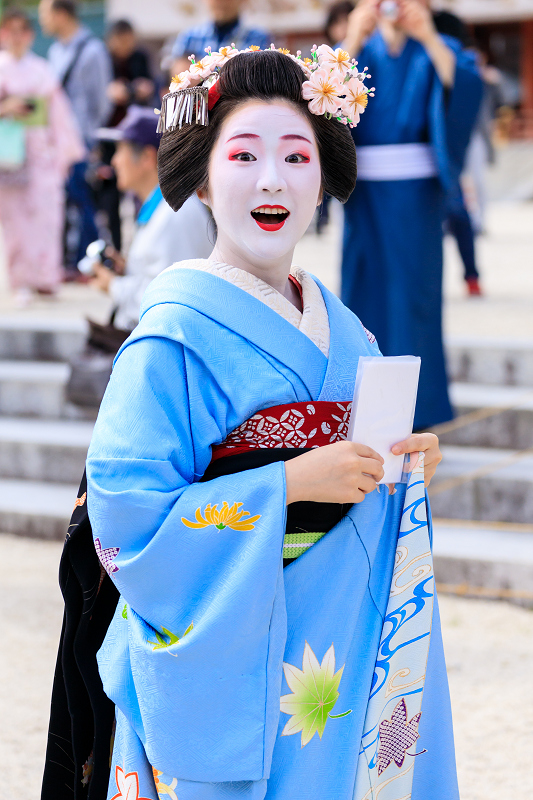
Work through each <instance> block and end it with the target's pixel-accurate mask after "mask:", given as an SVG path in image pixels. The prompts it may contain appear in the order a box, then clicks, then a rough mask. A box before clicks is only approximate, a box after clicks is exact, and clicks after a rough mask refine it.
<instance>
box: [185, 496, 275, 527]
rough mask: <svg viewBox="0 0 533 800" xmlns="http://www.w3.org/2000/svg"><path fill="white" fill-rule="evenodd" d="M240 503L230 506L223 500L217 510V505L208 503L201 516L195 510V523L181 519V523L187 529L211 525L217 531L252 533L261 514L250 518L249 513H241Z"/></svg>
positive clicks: (200, 511)
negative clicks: (228, 529)
mask: <svg viewBox="0 0 533 800" xmlns="http://www.w3.org/2000/svg"><path fill="white" fill-rule="evenodd" d="M242 506H243V504H242V503H233V505H232V506H230V505H229V504H228V503H227V502H226V501H225V500H224V502H223V503H222V508H221V509H220V511H219V510H218V503H215V505H214V506H213V505H211V503H208V504H207V505H206V507H205V511H204V513H203V514H202V509H201V508H197V509H196V513H195V515H194V518H195V520H196V522H191V520H188V519H185V517H182V518H181V521H182V522H183V524H184V525H186V526H187V527H188V528H209V527H210V526H211V525H213V526H214V527H215V528H217V529H218V530H219V531H222V530H224V528H231V529H232V530H234V531H253V529H254V528H255V525H254V523H255V522H257V520H258V519H261V514H256V516H255V517H252V516H250V512H249V511H241V509H242Z"/></svg>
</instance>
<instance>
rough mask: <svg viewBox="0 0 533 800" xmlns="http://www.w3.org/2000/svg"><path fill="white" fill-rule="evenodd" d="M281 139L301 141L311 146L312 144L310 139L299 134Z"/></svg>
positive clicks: (291, 134)
mask: <svg viewBox="0 0 533 800" xmlns="http://www.w3.org/2000/svg"><path fill="white" fill-rule="evenodd" d="M280 138H281V139H301V140H303V141H304V142H309V144H312V142H311V141H310V139H308V138H307V137H306V136H300V135H299V134H298V133H288V134H287V135H286V136H281V137H280Z"/></svg>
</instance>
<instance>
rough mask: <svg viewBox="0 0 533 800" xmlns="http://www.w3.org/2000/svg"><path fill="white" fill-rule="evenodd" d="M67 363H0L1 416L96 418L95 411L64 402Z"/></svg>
mask: <svg viewBox="0 0 533 800" xmlns="http://www.w3.org/2000/svg"><path fill="white" fill-rule="evenodd" d="M69 374H70V367H69V366H68V364H63V363H59V362H55V363H54V362H44V361H0V415H1V414H7V415H9V416H33V417H45V418H56V419H57V418H65V419H95V418H96V414H97V411H96V409H91V408H83V407H82V406H77V405H74V404H72V403H68V402H67V401H66V399H65V387H66V384H67V382H68V378H69Z"/></svg>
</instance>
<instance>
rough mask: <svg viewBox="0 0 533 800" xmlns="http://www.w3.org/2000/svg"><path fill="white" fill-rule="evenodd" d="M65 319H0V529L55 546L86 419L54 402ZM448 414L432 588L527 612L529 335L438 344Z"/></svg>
mask: <svg viewBox="0 0 533 800" xmlns="http://www.w3.org/2000/svg"><path fill="white" fill-rule="evenodd" d="M85 333H86V331H85V324H84V323H83V322H82V321H77V320H74V321H72V320H32V321H29V320H28V319H26V320H24V321H20V320H19V319H11V318H7V319H4V320H2V321H0V531H2V532H8V533H15V534H21V535H26V536H35V537H41V538H49V539H62V538H63V537H64V535H65V532H66V528H67V525H68V519H69V516H70V513H71V510H72V507H73V505H74V500H75V497H76V492H77V487H78V483H79V480H80V478H81V475H82V473H83V468H84V461H85V455H86V452H87V447H88V444H89V441H90V437H91V431H92V426H93V421H94V417H95V414H94V413H93V412H90V411H89V412H88V411H87V410H83V409H80V408H79V407H76V406H73V405H71V404H69V403H67V402H66V400H65V386H66V382H67V380H68V374H69V368H68V365H67V363H66V361H67V359H69V358H72V357H73V356H75V354H76V353H77V352H79V351H80V350H81V348H82V347H83V343H84V340H85ZM448 355H449V364H450V370H451V374H452V377H453V384H452V399H453V402H454V405H455V407H456V409H457V414H458V419H457V420H456V421H454V422H453V423H451V424H450V425H448V426H441V430H440V431H439V435H440V437H441V443H442V450H443V454H444V459H443V462H442V464H441V466H440V468H439V470H438V473H437V476H436V478H435V480H434V482H433V483H432V486H431V495H432V497H431V502H432V509H433V515H434V517H435V519H436V522H435V562H436V570H437V577H438V579H439V582H440V583H442V584H445V585H446V586H447V587H455V589H454V590H461V587H463V589H462V590H464V591H465V592H471V591H472V592H474V593H476V592H481V593H483V592H485V593H487V592H488V593H489V594H490V593H492V594H495V595H501V596H512V598H513V599H516V598H518V599H519V600H521V601H522V602H524V603H527V604H531V605H533V340H532V341H531V343H517V342H513V341H508V342H502V341H501V340H497V341H488V340H479V339H476V340H474V339H472V340H467V339H455V340H452V341H450V342H449V343H448Z"/></svg>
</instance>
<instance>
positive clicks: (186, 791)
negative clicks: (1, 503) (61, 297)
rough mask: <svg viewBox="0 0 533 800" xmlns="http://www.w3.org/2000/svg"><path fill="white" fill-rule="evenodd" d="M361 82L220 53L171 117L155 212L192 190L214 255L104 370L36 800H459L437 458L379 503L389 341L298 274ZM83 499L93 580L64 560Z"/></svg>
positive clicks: (334, 190) (174, 98)
mask: <svg viewBox="0 0 533 800" xmlns="http://www.w3.org/2000/svg"><path fill="white" fill-rule="evenodd" d="M362 78H363V76H362V75H361V74H358V73H357V70H356V69H355V67H354V65H353V64H351V63H349V62H348V63H345V62H343V61H342V59H339V57H338V54H337V53H334V52H333V51H332V50H331V49H330V48H328V47H325V46H323V47H321V48H319V49H318V51H315V52H314V55H313V60H312V61H311V63H310V64H306V63H304V62H302V61H301V60H300V58H299V57H296V58H295V57H292V56H289V55H287V54H284V53H280V52H277V51H273V50H270V51H261V52H258V51H254V50H251V51H246V52H243V53H235V52H233V51H231V49H229V50H225V51H223V52H220V53H213V54H209V55H208V57H207V58H206V59H204V60H202V61H201V62H195V61H194V59H193V61H192V64H191V68H190V70H189V71H188V72H187V73H182V74H181V75H180V76H177V78H175V79H174V81H173V84H172V85H171V93H170V94H169V95H167V96H166V97H165V98H164V101H163V108H162V112H161V129H162V131H163V139H162V142H161V146H160V151H159V168H160V184H161V189H162V192H163V195H164V196H165V198H166V200H167V202H168V203H169V204H170V205H171V206H172V207H173V208H174V209H175V210H177V209H178V208H180V206H181V205H182V204H183V203H184V202H185V200H186V199H187V197H189V196H190V195H192V194H193V193H194V192H196V193H197V194H198V196H199V197H200V199H201V200H202V201H203V202H204V203H206V204H208V205H209V207H210V208H211V210H212V212H213V215H214V218H215V221H216V224H217V241H216V245H215V248H214V250H213V253H212V255H211V257H210V258H209V259H208V260H193V261H185V262H181V263H179V264H175V265H173V266H172V267H170V268H169V269H167V270H166V271H165V272H164V273H162V274H161V275H160V276H159V277H158V278H156V279H155V280H154V281H153V283H152V284H151V286H150V287H149V289H148V290H147V293H146V295H145V298H144V302H143V308H142V313H141V320H140V323H139V326H138V327H137V328H136V330H135V331H134V332H133V334H132V335H131V337H130V338H129V339H128V340H127V342H126V343H125V344H124V346H123V347H122V349H121V351H120V352H119V354H118V356H117V360H116V362H115V368H114V371H113V375H112V377H111V382H110V385H109V387H108V390H107V392H106V396H105V398H104V401H103V404H102V407H101V410H100V414H99V417H98V421H97V423H96V428H95V432H94V436H93V440H92V443H91V447H90V450H89V455H88V459H87V483H86V485H83V486H82V489H81V491H80V497H79V498H78V500H77V506H78V508H77V510H76V514H75V516H74V517H73V521H72V525H71V528H70V536H69V538H68V540H67V545H66V550H65V553H66V554H65V556H64V559H63V565H62V574H63V588H64V593H65V595H66V596H67V597H71V598H74V596H75V594H76V592H78V589H76V588H75V587H78V586H79V587H80V588H79V592H78V594H77V595H76V597H77V599H73V600H72V603H71V610H70V611H69V604H68V603H67V613H66V617H65V627H64V632H63V644H62V650H61V651H60V658H59V661H58V671H57V674H56V684H55V687H54V701H53V706H52V724H51V728H50V738H49V749H48V762H49V763H48V767H47V775H46V776H45V791H44V792H43V797H50V798H51V797H52V796H54V800H58V799H61V798H63V797H65V798H66V797H86V796H88V797H89V798H102V800H103V798H104V797H107V798H108V800H118V798H127V800H134V798H135V799H137V798H138V799H139V800H142V799H144V800H146V798H149V800H157V799H158V798H165V797H170V798H174V800H175V799H176V798H179V800H219V798H232V797H235V798H237V797H238V798H239V799H241V798H250V800H263V798H268V799H269V800H289V799H292V798H302V800H304V799H305V800H307V798H321V800H352V798H356V800H369V798H374V797H377V794H378V793H379V795H380V800H393V799H395V800H399V799H400V798H405V797H410V796H412V797H413V798H414V800H455V798H458V793H457V783H456V777H455V764H454V754H453V737H452V730H451V719H450V708H449V698H448V691H447V682H446V672H445V667H444V659H443V653H442V642H441V638H440V627H439V620H438V612H437V606H436V602H434V588H433V578H432V567H431V553H430V542H429V539H430V531H429V530H428V521H427V515H426V509H427V506H426V498H425V493H424V482H425V483H426V484H427V483H428V482H429V480H430V479H431V477H432V475H433V473H434V471H435V468H436V465H437V463H438V461H439V460H440V454H439V449H438V441H437V439H436V437H434V436H433V435H430V434H420V435H415V436H411V437H410V438H409V439H407V440H406V441H404V442H401V443H399V444H398V445H396V446H395V447H394V452H396V453H398V454H402V453H413V454H414V453H421V455H420V456H418V457H417V458H416V462H417V463H416V466H414V468H413V469H412V474H411V478H410V480H409V484H408V485H406V484H398V486H397V487H396V490H394V488H393V487H390V492H389V491H384V490H383V487H382V490H381V491H378V482H379V481H380V480H381V478H382V476H383V468H382V464H383V459H382V457H381V456H380V455H379V454H378V453H376V452H374V451H373V450H371V449H370V448H369V447H366V446H363V445H360V444H357V443H353V442H349V441H347V440H346V435H347V421H348V416H349V409H350V400H351V398H352V395H353V389H354V383H355V375H356V371H357V364H358V359H359V357H360V356H377V355H379V350H378V347H377V344H376V342H375V339H374V337H373V336H372V335H371V334H370V333H369V332H368V331H366V330H365V329H364V328H363V326H362V325H361V323H360V322H359V320H358V319H357V317H355V316H354V315H353V314H352V313H351V312H350V311H349V310H348V309H347V308H345V307H344V306H343V305H342V304H341V302H340V301H339V300H338V299H337V298H336V297H335V296H333V295H332V294H331V293H330V292H328V291H327V290H326V289H325V288H324V287H323V286H322V285H321V284H320V283H319V282H318V281H317V280H316V279H314V278H313V277H311V276H310V275H309V274H308V273H307V272H305V270H303V269H301V268H299V267H294V266H291V265H292V257H293V251H294V247H295V245H296V243H297V242H298V240H299V239H300V238H301V236H302V235H303V234H304V232H305V231H306V229H307V227H308V225H309V223H310V221H311V219H312V216H313V213H314V210H315V208H316V206H317V204H318V203H319V202H320V200H321V197H322V193H323V192H328V193H329V194H331V195H333V196H334V197H337V198H338V199H339V200H341V201H345V200H346V199H347V198H348V196H349V195H350V193H351V191H352V190H353V188H354V185H355V178H356V162H355V149H354V145H353V141H352V138H351V136H350V133H349V130H348V127H347V125H346V124H343V123H348V125H349V124H353V123H354V122H355V121H356V120H357V117H358V114H359V113H360V107H361V103H360V102H359V103H358V102H357V98H359V101H360V100H361V97H362V95H363V94H365V93H366V91H367V90H366V89H365V87H364V83H363V81H362ZM208 107H209V108H208ZM324 112H329V113H324ZM332 115H333V116H332ZM371 244H372V243H371V242H369V246H371ZM413 458H414V457H413ZM87 506H88V514H89V518H90V523H91V526H92V534H93V536H94V545H95V549H96V554H97V557H98V559H99V562H100V564H101V567H102V576H103V577H101V576H99V572H98V570H96V571H95V570H94V569H93V567H91V566H90V565H91V564H92V565H94V564H96V563H98V562H97V559H96V555H95V554H94V551H93V554H92V556H89V555H88V554H87V553H86V557H84V558H83V559H81V558H80V555H79V554H80V553H82V552H84V550H83V544H80V543H82V542H83V535H86V531H87V523H86V520H85V522H84V521H83V516H82V515H83V510H84V509H85V508H86V507H87ZM84 531H85V533H83V532H84ZM85 552H86V551H85ZM91 558H92V561H91ZM91 569H93V571H92V572H91ZM104 570H105V571H104ZM106 573H107V575H106ZM99 578H100V579H99ZM110 587H111V589H110ZM117 590H118V592H117ZM113 593H114V594H113ZM118 593H120V597H119V598H118V602H117V595H118ZM103 596H105V597H106V600H105V603H104V602H103V601H102V602H100V600H101V598H102V597H103ZM87 598H89V599H87ZM111 600H113V604H114V603H116V611H115V613H114V616H113V618H112V620H111V621H110V623H109V616H108V618H107V621H106V624H105V626H102V625H101V624H100V623H99V622H98V618H99V616H100V617H101V616H102V613H103V611H102V609H103V607H104V605H105V606H106V607H108V606H109V603H110V602H111ZM76 603H77V609H78V611H77V612H76V609H75V608H74V606H76ZM76 613H77V615H78V616H77V617H76ZM106 613H108V614H109V610H107V612H106ZM107 625H109V627H108V629H107ZM91 626H92V627H91ZM104 627H105V628H106V632H105V631H104ZM104 633H105V638H104ZM430 634H431V635H430ZM102 638H103V644H102V646H101V647H100V649H99V652H98V670H99V677H98V678H97V677H96V673H95V671H91V669H92V667H91V663H90V659H91V647H90V645H88V644H87V642H89V641H90V642H92V645H93V647H94V644H95V642H96V643H97V644H96V646H97V647H98V646H99V645H100V642H101V641H102ZM69 642H70V643H72V645H71V644H69ZM84 643H85V644H84ZM70 647H72V649H69V648H70ZM84 648H85V649H84ZM72 653H74V658H73V655H72ZM74 661H76V663H77V665H78V668H79V669H78V672H76V675H75V679H74V678H72V680H70V679H69V678H68V675H67V673H68V674H69V675H71V676H72V675H74V673H75V667H74V666H73V665H74ZM98 681H101V684H98ZM99 685H100V686H101V685H103V690H104V692H105V695H106V697H107V698H108V700H106V702H107V703H108V704H109V705H108V706H105V704H103V703H102V702H101V701H100V700H99V699H98V686H99ZM84 693H85V695H87V697H89V696H90V700H91V702H90V704H89V703H88V702H86V701H84V699H83V698H84V696H85V695H84ZM84 703H85V705H83V704H84ZM54 707H55V709H56V712H57V713H56V718H55V721H54ZM91 708H92V710H93V712H94V724H93V722H91V726H92V727H91V726H89V724H88V721H87V719H88V717H89V716H90V713H91ZM110 708H113V711H114V715H115V720H116V727H115V730H114V735H113V741H112V758H111V773H110V775H109V761H108V754H109V736H110V724H109V720H110ZM65 709H68V714H69V715H70V717H68V715H67V712H66V711H65ZM82 709H85V710H84V711H83V710H82ZM62 713H63V720H65V719H67V718H68V719H70V720H71V721H72V730H71V731H69V732H68V733H65V728H63V729H60V725H59V717H60V716H61V714H62ZM106 720H107V721H106ZM106 725H107V726H108V727H106ZM84 726H85V727H84ZM89 728H90V733H91V735H88V734H87V731H88V730H89ZM61 730H63V734H61ZM91 737H92V738H91ZM82 741H83V747H85V748H86V749H85V751H83V747H82V746H80V742H82ZM61 749H62V750H63V753H64V752H66V751H67V750H68V754H69V758H70V761H69V760H68V759H66V758H65V756H64V755H62V754H61ZM69 770H70V772H69ZM108 778H109V784H108V786H107V780H108ZM104 781H105V785H106V786H107V794H106V793H105V786H104V783H103V782H104ZM67 784H68V786H69V788H68V789H67V790H65V789H63V786H65V785H67ZM58 787H61V792H60V791H59V790H58ZM54 791H55V795H54V794H53V792H54ZM87 793H88V794H87Z"/></svg>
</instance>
